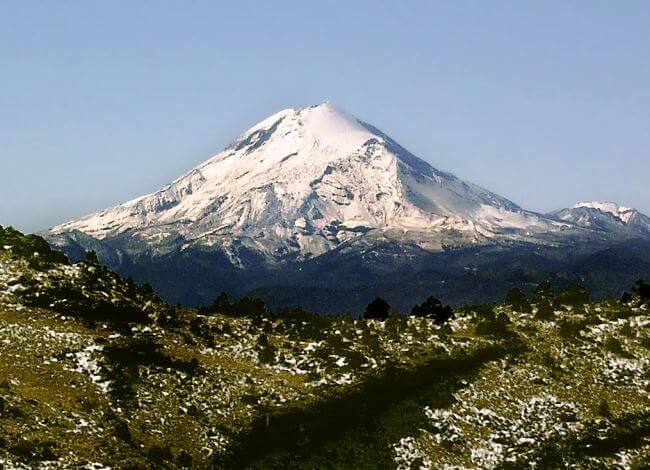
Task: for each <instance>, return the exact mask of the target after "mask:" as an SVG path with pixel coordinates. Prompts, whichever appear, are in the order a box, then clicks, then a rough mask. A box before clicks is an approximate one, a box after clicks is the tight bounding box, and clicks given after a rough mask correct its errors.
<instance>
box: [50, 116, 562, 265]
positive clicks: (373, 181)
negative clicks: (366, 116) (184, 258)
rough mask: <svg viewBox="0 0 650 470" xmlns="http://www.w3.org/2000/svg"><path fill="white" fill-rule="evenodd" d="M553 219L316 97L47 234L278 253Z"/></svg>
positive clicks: (541, 227) (510, 230) (547, 226)
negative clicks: (156, 184)
mask: <svg viewBox="0 0 650 470" xmlns="http://www.w3.org/2000/svg"><path fill="white" fill-rule="evenodd" d="M561 225H562V224H560V223H557V222H553V221H550V220H549V219H546V218H545V217H543V216H540V215H538V214H534V213H531V212H528V211H525V210H523V209H521V208H520V207H518V206H517V205H515V204H514V203H512V202H510V201H508V200H507V199H504V198H502V197H500V196H498V195H496V194H493V193H491V192H489V191H487V190H485V189H483V188H481V187H479V186H476V185H473V184H469V183H465V182H463V181H461V180H459V179H458V178H456V177H455V176H453V175H451V174H448V173H444V172H441V171H438V170H436V169H434V168H433V167H431V166H430V165H429V164H428V163H426V162H424V161H422V160H420V159H418V158H417V157H415V156H414V155H412V154H411V153H409V152H408V151H407V150H405V149H404V148H403V147H401V146H400V145H399V144H397V143H396V142H395V141H393V140H392V139H390V138H389V137H388V136H387V135H385V134H384V133H382V132H381V131H379V130H378V129H376V128H374V127H373V126H371V125H369V124H366V123H364V122H362V121H359V120H358V119H356V118H354V117H352V116H350V115H348V114H347V113H345V112H343V111H341V110H340V109H338V108H336V107H335V106H333V105H331V104H329V103H324V104H321V105H318V106H312V107H309V108H303V109H285V110H283V111H280V112H279V113H276V114H274V115H272V116H270V117H269V118H267V119H265V120H264V121H262V122H260V123H259V124H257V125H255V126H253V127H252V128H250V129H249V130H248V131H246V132H245V133H244V134H242V135H241V136H240V137H239V138H238V139H236V140H235V141H234V142H233V143H232V144H231V145H229V146H228V147H227V148H226V149H224V150H223V151H222V152H220V153H218V154H217V155H215V156H214V157H212V158H210V159H209V160H207V161H205V162H204V163H202V164H200V165H199V166H197V167H196V168H194V169H192V170H191V171H189V172H188V173H187V174H185V175H183V176H181V177H180V178H178V179H177V180H175V181H174V182H172V183H171V184H169V185H167V186H165V187H164V188H162V189H161V190H159V191H157V192H155V193H152V194H149V195H146V196H143V197H140V198H137V199H134V200H132V201H129V202H126V203H124V204H121V205H119V206H116V207H114V208H110V209H106V210H103V211H101V212H98V213H95V214H92V215H89V216H87V217H84V218H82V219H80V220H76V221H72V222H68V223H66V224H63V225H59V226H57V227H54V228H52V229H51V230H50V231H49V234H48V235H49V236H50V238H51V239H54V240H58V239H59V237H60V236H61V235H62V234H63V235H64V234H66V233H70V232H73V231H77V230H78V231H80V232H84V233H85V234H88V235H90V236H92V237H94V238H96V239H99V240H103V239H109V238H113V237H117V236H122V237H124V235H125V234H127V233H128V235H129V236H132V238H134V239H138V240H144V241H145V242H146V245H147V246H148V247H150V248H153V249H154V250H155V249H157V247H160V246H163V245H165V246H167V245H169V244H170V243H171V244H172V245H173V246H174V248H172V249H182V248H184V247H187V246H192V245H201V246H219V247H222V248H224V249H225V250H226V251H232V250H230V249H229V248H230V247H232V245H233V244H237V245H238V246H241V245H243V246H246V247H248V248H250V249H252V250H255V251H256V252H259V253H262V254H263V255H264V256H265V257H266V258H267V259H269V260H279V259H282V258H283V257H285V256H287V255H290V256H293V257H295V256H297V257H299V258H305V257H311V256H316V255H319V254H322V253H324V252H326V251H328V250H330V249H332V248H335V247H336V246H338V245H340V244H341V243H344V242H346V241H348V240H351V239H354V238H357V237H362V236H364V234H367V233H369V232H373V231H374V232H376V231H386V230H392V231H394V230H395V229H400V230H403V231H415V232H418V233H420V232H421V233H424V234H429V236H431V237H435V236H436V234H439V233H443V232H444V233H462V238H463V239H464V240H469V241H472V242H477V241H480V240H484V239H490V238H493V237H512V236H514V235H513V234H516V233H522V234H525V235H530V233H533V232H548V231H555V230H558V227H559V226H561ZM179 240H180V241H179ZM178 243H180V246H176V245H175V244H178Z"/></svg>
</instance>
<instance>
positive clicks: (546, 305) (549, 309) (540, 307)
mask: <svg viewBox="0 0 650 470" xmlns="http://www.w3.org/2000/svg"><path fill="white" fill-rule="evenodd" d="M535 317H536V318H539V319H540V320H552V319H553V318H555V312H554V311H553V306H552V305H551V302H549V301H548V300H542V301H541V302H539V303H538V304H537V310H536V311H535Z"/></svg>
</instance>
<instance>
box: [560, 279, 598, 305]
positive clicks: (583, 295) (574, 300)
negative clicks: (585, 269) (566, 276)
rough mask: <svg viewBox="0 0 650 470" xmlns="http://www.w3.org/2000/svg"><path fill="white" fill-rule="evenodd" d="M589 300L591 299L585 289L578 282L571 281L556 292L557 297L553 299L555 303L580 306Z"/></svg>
mask: <svg viewBox="0 0 650 470" xmlns="http://www.w3.org/2000/svg"><path fill="white" fill-rule="evenodd" d="M590 301H591V299H590V297H589V292H587V289H585V288H584V287H582V286H581V285H580V284H577V283H575V282H573V283H571V284H569V286H568V287H567V288H566V289H565V290H563V291H562V292H560V293H559V294H558V296H557V299H555V305H556V306H562V305H564V306H571V307H574V308H581V307H583V306H584V304H588V303H589V302H590Z"/></svg>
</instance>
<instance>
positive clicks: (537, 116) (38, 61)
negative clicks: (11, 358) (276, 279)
mask: <svg viewBox="0 0 650 470" xmlns="http://www.w3.org/2000/svg"><path fill="white" fill-rule="evenodd" d="M648 25H650V3H649V2H642V1H638V2H635V1H620V2H613V1H607V2H599V1H590V2H583V1H558V2H555V1H544V2H520V1H491V2H484V1H476V2H468V1H451V0H450V1H445V2H442V1H425V2H417V1H408V2H383V1H373V2H365V1H345V2H344V1H340V2H328V1H319V2H298V1H295V2H288V1H273V2H262V1H259V2H246V1H238V2H214V1H206V2H202V1H191V2H186V1H175V2H172V1H162V0H160V1H151V2H148V1H138V2H131V1H124V2H119V1H110V2H109V1H104V2H81V1H65V2H61V1H45V0H43V1H25V0H21V1H7V0H0V224H2V225H14V226H16V227H18V228H20V229H23V230H26V231H34V230H39V229H44V228H46V227H48V226H51V225H53V224H56V223H59V222H63V221H66V220H69V219H71V218H75V217H78V216H81V215H84V214H87V213H89V212H92V211H95V210H98V209H102V208H105V207H108V206H111V205H114V204H116V203H119V202H123V201H125V200H128V199H131V198H133V197H136V196H139V195H141V194H144V193H147V192H150V191H153V190H155V189H158V188H159V187H161V186H162V185H164V184H166V183H167V182H169V181H171V180H172V179H173V178H174V177H176V176H178V175H180V174H181V173H182V172H184V171H186V170H188V169H189V168H191V167H192V166H194V165H196V164H197V163H199V162H201V161H203V160H205V159H206V158H208V157H210V156H211V155H212V154H214V153H216V152H217V151H218V150H220V149H221V148H222V147H224V146H225V145H226V144H227V143H228V142H229V141H230V140H232V139H233V138H234V137H236V136H237V135H238V134H239V133H240V132H242V131H243V130H245V129H246V128H247V127H250V126H251V125H252V124H254V123H256V122H257V121H259V120H261V119H263V118H264V117H266V116H267V115H269V114H271V113H273V112H275V111H278V110H280V109H282V108H287V107H302V106H307V105H311V104H316V103H319V102H322V101H325V100H330V101H332V102H334V103H335V104H337V105H338V106H339V107H342V108H343V109H345V110H347V111H348V112H349V113H351V114H354V115H356V116H357V117H359V118H361V119H363V120H365V121H368V122H370V123H372V124H374V125H375V126H377V127H379V128H381V129H382V130H383V131H385V132H386V133H387V134H389V135H391V136H392V137H393V138H395V139H396V140H397V141H398V142H400V143H401V144H402V145H404V146H405V147H406V148H408V149H409V150H411V151H412V152H413V153H415V154H416V155H418V156H420V157H421V158H423V159H425V160H427V161H428V162H430V163H431V164H433V165H434V166H435V167H437V168H439V169H441V170H447V171H451V172H453V173H455V174H456V175H457V176H459V177H461V178H463V179H466V180H469V181H473V182H475V183H478V184H480V185H482V186H484V187H486V188H488V189H490V190H492V191H495V192H497V193H499V194H501V195H503V196H505V197H508V198H510V199H511V200H513V201H514V202H516V203H517V204H520V205H522V206H524V207H526V208H528V209H531V210H536V211H548V210H552V209H557V208H561V207H564V206H567V205H570V204H573V203H574V202H577V201H579V200H593V199H597V200H613V201H617V202H620V203H623V204H625V205H631V206H634V207H637V208H639V209H640V210H642V211H644V212H646V213H650V189H649V186H650V185H649V184H648V182H650V157H649V149H650V85H649V84H650V61H649V60H648V58H650V28H649V27H648Z"/></svg>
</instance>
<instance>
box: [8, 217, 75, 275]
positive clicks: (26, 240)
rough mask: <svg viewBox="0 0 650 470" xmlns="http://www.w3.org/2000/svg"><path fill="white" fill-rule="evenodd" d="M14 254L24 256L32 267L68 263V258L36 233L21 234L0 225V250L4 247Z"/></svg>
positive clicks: (39, 267) (41, 267) (38, 267)
mask: <svg viewBox="0 0 650 470" xmlns="http://www.w3.org/2000/svg"><path fill="white" fill-rule="evenodd" d="M5 246H6V247H9V248H8V250H10V251H11V253H13V254H14V255H17V256H20V257H22V258H25V259H26V260H27V261H28V262H29V264H30V266H31V267H32V268H34V269H43V268H46V267H47V266H48V265H50V264H69V262H68V258H67V257H66V256H65V255H64V254H63V253H61V252H60V251H55V250H52V248H51V247H50V245H48V243H47V242H46V241H45V240H44V239H43V238H42V237H39V236H38V235H23V234H22V233H20V232H19V231H18V230H15V229H14V228H12V227H7V228H2V226H0V251H1V250H4V247H5Z"/></svg>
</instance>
